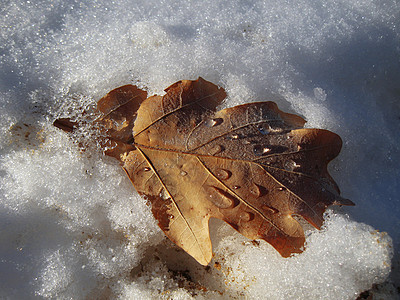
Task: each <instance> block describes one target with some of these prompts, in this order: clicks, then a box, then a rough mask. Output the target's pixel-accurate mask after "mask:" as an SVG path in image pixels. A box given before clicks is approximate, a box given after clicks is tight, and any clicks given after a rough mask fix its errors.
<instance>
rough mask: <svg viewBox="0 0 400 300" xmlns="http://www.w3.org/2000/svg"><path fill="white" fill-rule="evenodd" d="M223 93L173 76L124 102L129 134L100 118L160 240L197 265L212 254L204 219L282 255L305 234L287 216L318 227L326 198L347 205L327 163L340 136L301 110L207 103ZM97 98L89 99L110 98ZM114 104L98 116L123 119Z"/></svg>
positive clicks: (201, 81) (104, 102)
mask: <svg viewBox="0 0 400 300" xmlns="http://www.w3.org/2000/svg"><path fill="white" fill-rule="evenodd" d="M225 97H226V94H225V92H224V90H223V89H222V88H218V87H217V86H215V85H214V84H212V83H210V82H208V81H205V80H204V79H202V78H199V79H198V80H196V81H187V80H184V81H179V82H177V83H175V84H173V85H172V86H170V87H169V88H167V89H166V94H165V95H164V96H163V97H161V96H152V97H150V98H147V99H146V100H145V101H143V103H141V101H139V102H138V104H140V103H141V105H140V107H139V108H137V107H138V106H135V107H133V108H132V109H131V110H130V112H129V114H132V115H135V113H136V110H137V118H136V121H135V124H134V126H133V139H132V137H131V136H130V135H129V133H128V132H127V130H125V127H124V126H122V127H118V126H113V125H109V127H108V128H109V129H108V130H109V131H108V133H109V135H110V138H111V140H113V141H114V140H118V141H119V142H120V144H118V145H117V146H116V147H115V148H114V150H113V151H114V152H115V153H117V155H116V154H115V153H106V154H108V155H111V156H114V157H117V158H118V159H119V160H120V161H121V163H122V164H123V168H124V169H125V171H126V173H127V174H128V176H129V178H130V180H131V181H132V183H133V185H134V186H135V188H136V190H137V191H138V192H139V193H140V194H142V195H145V197H147V199H148V200H149V201H150V202H151V206H152V212H153V215H154V217H155V218H156V219H157V220H158V222H159V226H160V227H161V229H162V230H163V231H164V232H165V234H166V235H167V236H168V238H169V239H171V240H172V241H173V242H174V243H175V244H177V245H178V246H179V247H181V248H182V249H184V250H185V251H186V252H187V253H189V254H190V255H191V256H193V257H194V258H195V259H196V260H197V261H198V262H199V263H201V264H203V265H207V264H208V263H209V262H210V260H211V258H212V246H211V241H210V236H209V225H208V223H209V219H210V218H212V217H213V218H219V219H222V220H224V221H225V222H227V223H228V224H230V225H231V226H232V227H233V228H235V229H236V230H237V231H238V232H240V233H241V234H243V235H244V236H246V237H248V238H249V239H263V240H265V241H267V242H268V243H270V244H271V245H272V246H273V247H275V249H276V250H277V251H279V253H280V254H281V255H282V256H284V257H287V256H290V255H291V254H292V253H299V252H301V251H302V249H303V246H304V242H305V237H304V232H303V229H302V227H301V225H300V224H299V222H298V221H297V220H296V218H297V219H298V217H299V216H300V217H302V218H304V219H305V220H307V221H308V222H309V223H311V224H312V225H314V226H315V227H316V228H320V227H321V225H322V222H323V218H322V216H323V213H324V211H325V209H326V207H327V206H329V205H332V204H336V205H354V204H353V202H351V201H350V200H347V199H343V198H341V197H340V196H339V189H338V188H337V186H336V184H335V182H334V181H333V179H332V178H331V177H330V175H329V173H328V171H327V164H328V162H329V161H330V160H332V159H333V158H335V157H336V156H337V155H338V154H339V151H340V149H341V145H342V142H341V139H340V137H339V136H338V135H336V134H334V133H332V132H330V131H327V130H322V129H304V128H303V125H304V123H305V121H304V120H303V119H302V118H301V117H299V116H296V115H293V114H288V113H284V112H282V111H280V110H279V109H278V107H277V105H276V104H275V103H273V102H257V103H249V104H244V105H239V106H236V107H232V108H227V109H224V110H220V111H215V109H216V107H217V106H218V105H219V104H220V103H221V102H222V101H223V99H224V98H225ZM103 99H104V98H103ZM103 99H102V100H101V101H100V102H101V105H99V106H102V107H114V106H113V105H114V103H115V102H117V101H116V100H115V99H114V98H110V99H108V100H103ZM118 103H119V102H118ZM118 105H119V104H118ZM118 105H117V106H118ZM99 109H100V110H101V108H99ZM112 110H113V109H108V110H107V111H112ZM118 110H119V113H118V115H117V116H116V119H114V116H113V115H112V114H109V113H105V116H106V117H104V118H102V119H101V120H99V122H104V124H114V121H116V120H121V117H120V116H121V115H123V117H122V118H125V119H126V120H128V121H127V122H128V124H129V125H127V126H131V122H132V121H133V120H134V118H132V119H131V118H130V117H129V114H128V113H125V112H124V110H123V109H122V107H121V106H118ZM116 124H121V122H120V121H116ZM131 141H132V142H131Z"/></svg>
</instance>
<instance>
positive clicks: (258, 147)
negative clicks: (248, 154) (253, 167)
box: [253, 145, 271, 156]
mask: <svg viewBox="0 0 400 300" xmlns="http://www.w3.org/2000/svg"><path fill="white" fill-rule="evenodd" d="M270 151H271V149H270V148H268V147H264V146H261V145H255V146H254V147H253V153H254V154H255V155H257V156H261V155H264V154H266V153H268V152H270Z"/></svg>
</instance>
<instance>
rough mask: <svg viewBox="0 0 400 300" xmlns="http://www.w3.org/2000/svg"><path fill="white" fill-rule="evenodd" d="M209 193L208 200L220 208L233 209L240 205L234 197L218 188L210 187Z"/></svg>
mask: <svg viewBox="0 0 400 300" xmlns="http://www.w3.org/2000/svg"><path fill="white" fill-rule="evenodd" d="M208 191H209V196H208V199H209V200H210V201H211V202H212V203H213V204H214V205H215V206H216V207H218V208H224V209H226V208H232V207H234V206H236V205H237V204H238V200H237V199H236V198H235V197H234V196H232V195H231V194H229V192H227V191H224V190H222V189H220V188H217V187H216V186H210V188H209V189H208Z"/></svg>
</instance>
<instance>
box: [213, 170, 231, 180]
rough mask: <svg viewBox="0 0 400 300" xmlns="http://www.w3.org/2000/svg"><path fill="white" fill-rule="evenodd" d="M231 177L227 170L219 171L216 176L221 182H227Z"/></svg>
mask: <svg viewBox="0 0 400 300" xmlns="http://www.w3.org/2000/svg"><path fill="white" fill-rule="evenodd" d="M231 175H232V173H231V171H228V170H225V169H217V171H216V172H215V176H217V178H218V179H221V180H226V179H228V178H229V177H231Z"/></svg>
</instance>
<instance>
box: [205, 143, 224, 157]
mask: <svg viewBox="0 0 400 300" xmlns="http://www.w3.org/2000/svg"><path fill="white" fill-rule="evenodd" d="M224 150H225V147H224V146H221V145H215V146H214V147H212V148H211V149H210V151H209V153H210V154H211V155H216V154H219V153H221V152H222V151H224Z"/></svg>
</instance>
